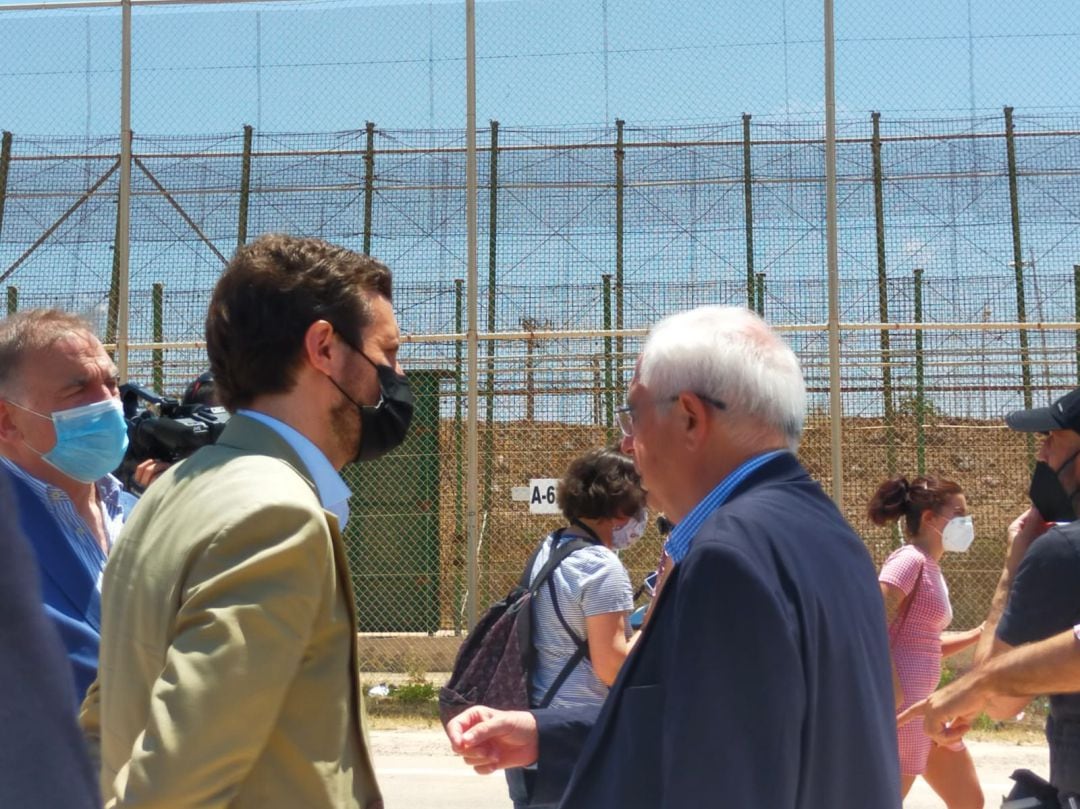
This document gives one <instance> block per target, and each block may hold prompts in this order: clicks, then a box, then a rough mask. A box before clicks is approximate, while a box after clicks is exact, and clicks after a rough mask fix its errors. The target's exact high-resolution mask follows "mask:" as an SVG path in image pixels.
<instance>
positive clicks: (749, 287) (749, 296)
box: [742, 112, 760, 313]
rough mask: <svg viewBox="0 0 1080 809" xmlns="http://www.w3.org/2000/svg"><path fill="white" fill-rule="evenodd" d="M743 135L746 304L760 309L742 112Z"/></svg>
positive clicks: (747, 143)
mask: <svg viewBox="0 0 1080 809" xmlns="http://www.w3.org/2000/svg"><path fill="white" fill-rule="evenodd" d="M742 137H743V152H742V166H743V214H744V216H745V221H746V305H747V306H748V307H749V308H751V309H757V310H758V311H759V313H760V309H758V307H757V306H755V305H754V304H755V300H754V298H755V294H754V293H755V290H756V285H755V282H754V191H753V175H752V174H751V165H752V164H751V162H750V115H749V114H747V113H745V112H744V113H743V117H742Z"/></svg>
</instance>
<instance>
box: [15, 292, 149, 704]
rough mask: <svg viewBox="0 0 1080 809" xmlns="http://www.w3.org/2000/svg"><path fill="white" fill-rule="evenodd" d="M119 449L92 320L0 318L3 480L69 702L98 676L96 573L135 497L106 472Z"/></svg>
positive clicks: (107, 374) (29, 315)
mask: <svg viewBox="0 0 1080 809" xmlns="http://www.w3.org/2000/svg"><path fill="white" fill-rule="evenodd" d="M126 448H127V427H126V424H125V422H124V417H123V410H122V407H121V403H120V396H119V389H118V379H117V371H116V366H115V365H113V362H112V360H110V359H109V356H108V354H106V353H105V349H104V348H103V347H102V345H101V343H100V342H99V341H98V339H97V338H96V337H95V336H94V334H93V331H92V329H91V328H90V325H89V324H88V323H86V322H85V321H84V320H82V319H81V318H78V317H75V316H73V315H70V314H68V313H66V312H61V311H59V310H55V309H47V310H42V309H38V310H28V311H25V312H20V313H18V314H15V315H12V316H10V317H8V318H7V319H6V320H3V321H0V476H3V477H4V478H6V481H7V483H8V484H9V485H10V487H11V489H12V492H13V494H14V496H15V499H16V501H17V503H18V506H19V515H20V525H21V528H22V531H23V533H24V534H25V535H26V537H27V539H28V540H29V541H30V544H31V546H32V548H33V550H34V555H35V556H36V558H37V562H38V567H39V570H40V573H41V589H42V597H43V599H44V603H45V610H46V612H47V614H48V615H49V617H50V618H51V619H52V621H53V622H54V624H55V625H56V627H57V629H58V630H59V632H60V637H61V640H62V641H63V643H64V646H65V648H66V651H67V655H68V660H69V661H70V663H71V666H72V670H73V673H74V678H75V687H76V691H77V694H75V695H73V699H72V706H73V708H74V707H77V706H78V704H79V702H80V701H81V700H82V697H83V695H84V694H85V692H86V689H87V688H88V687H89V685H90V683H91V682H92V681H93V679H94V676H95V674H96V672H97V661H98V647H99V644H100V620H101V575H102V571H103V569H104V567H105V559H106V556H107V555H108V552H109V549H110V547H111V546H112V543H113V540H114V539H115V538H116V536H117V535H118V534H119V533H120V528H121V526H122V525H123V522H124V519H125V517H126V516H127V513H128V511H129V510H130V509H131V507H132V506H133V505H134V502H135V498H134V497H133V496H132V495H130V494H128V493H126V492H124V491H123V490H122V489H121V488H120V483H119V481H117V480H116V478H114V477H113V476H112V475H111V474H109V473H110V471H111V470H113V469H115V468H116V467H117V466H118V465H119V463H120V460H121V459H122V458H123V456H124V451H125V449H126Z"/></svg>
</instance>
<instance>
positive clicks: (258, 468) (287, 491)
mask: <svg viewBox="0 0 1080 809" xmlns="http://www.w3.org/2000/svg"><path fill="white" fill-rule="evenodd" d="M81 721H82V724H83V728H84V731H85V733H86V735H87V739H88V741H89V742H90V745H91V747H92V748H95V747H97V746H100V749H99V754H100V761H101V785H102V793H103V796H104V800H105V804H106V807H110V808H112V807H117V808H118V807H129V808H130V809H134V808H135V807H138V808H139V809H150V808H151V807H155V808H158V807H160V809H166V807H167V809H181V808H182V807H196V806H197V807H206V808H208V807H230V808H231V809H248V808H250V809H275V807H280V808H281V809H322V807H327V808H328V809H330V808H333V809H339V808H340V807H364V808H365V809H376V808H377V807H381V806H382V800H381V798H380V795H379V789H378V786H377V784H376V782H375V775H374V772H373V769H372V765H371V758H370V754H369V749H368V745H367V738H366V731H365V728H364V720H363V705H362V702H361V695H360V681H359V673H358V669H357V657H356V608H355V605H354V601H353V595H352V587H351V584H350V579H349V571H348V563H347V561H346V557H345V549H344V546H343V544H342V541H341V536H340V534H339V531H338V525H337V518H336V517H334V516H333V515H332V514H330V513H329V512H326V511H324V510H323V508H322V506H321V505H320V503H319V499H318V496H317V494H316V491H315V488H314V485H313V484H312V483H311V481H310V480H309V479H308V477H307V472H306V470H305V468H304V466H303V464H302V463H301V461H300V459H299V458H298V457H297V456H296V454H295V453H294V452H293V451H292V449H291V448H290V447H289V445H288V444H287V443H286V442H285V441H284V440H283V439H282V438H281V437H280V436H278V435H277V433H275V432H274V431H273V430H271V429H270V428H268V427H266V426H265V425H263V424H260V423H259V422H257V421H255V420H253V419H250V418H244V417H243V416H235V417H234V418H233V419H232V420H230V422H229V424H228V425H227V427H226V429H225V432H224V433H223V434H222V436H221V438H220V439H219V441H218V443H217V444H216V445H214V446H211V447H206V448H204V449H202V450H200V451H199V452H197V453H196V454H195V455H194V456H192V457H191V458H189V459H188V460H187V461H185V462H183V463H182V464H179V465H177V466H175V467H173V468H172V469H170V470H169V471H168V472H167V473H166V474H165V475H164V476H163V477H162V478H161V479H160V480H158V481H156V482H155V483H154V484H153V486H151V487H150V488H149V490H148V491H147V493H146V494H145V495H144V496H143V498H142V500H141V501H140V502H139V504H138V505H137V506H136V508H135V510H134V511H133V512H132V514H131V517H130V519H129V520H128V522H127V525H126V526H125V528H124V531H123V532H122V533H121V535H120V537H119V539H118V540H117V542H116V545H115V546H114V548H113V551H112V554H111V556H110V558H109V563H108V565H107V566H106V568H105V577H104V582H103V592H102V622H101V660H100V667H99V672H98V682H97V683H95V684H94V686H93V687H91V689H90V693H89V695H88V696H87V700H86V703H85V704H84V706H83V714H82V716H81Z"/></svg>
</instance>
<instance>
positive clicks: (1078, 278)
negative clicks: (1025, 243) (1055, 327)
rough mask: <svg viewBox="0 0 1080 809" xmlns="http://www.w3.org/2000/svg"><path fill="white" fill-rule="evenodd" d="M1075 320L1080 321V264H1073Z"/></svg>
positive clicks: (1079, 338) (1079, 363)
mask: <svg viewBox="0 0 1080 809" xmlns="http://www.w3.org/2000/svg"><path fill="white" fill-rule="evenodd" d="M1073 294H1074V296H1075V298H1076V302H1075V304H1074V307H1075V308H1074V309H1073V319H1074V322H1077V323H1080V264H1073ZM1076 384H1077V385H1080V330H1078V331H1077V332H1076Z"/></svg>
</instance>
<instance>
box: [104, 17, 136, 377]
mask: <svg viewBox="0 0 1080 809" xmlns="http://www.w3.org/2000/svg"><path fill="white" fill-rule="evenodd" d="M120 41H121V66H120V189H119V191H120V193H119V200H118V204H117V211H116V264H115V267H116V286H115V288H114V290H113V291H114V294H112V295H110V296H109V303H110V308H112V303H113V300H114V299H115V301H116V307H115V315H116V316H115V321H113V322H114V323H115V335H116V336H115V341H116V368H117V371H118V372H119V375H120V380H121V381H124V382H126V381H127V378H128V326H129V324H128V290H129V287H130V284H131V266H130V264H131V262H130V257H131V0H122V2H121V33H120ZM110 342H111V341H110Z"/></svg>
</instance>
